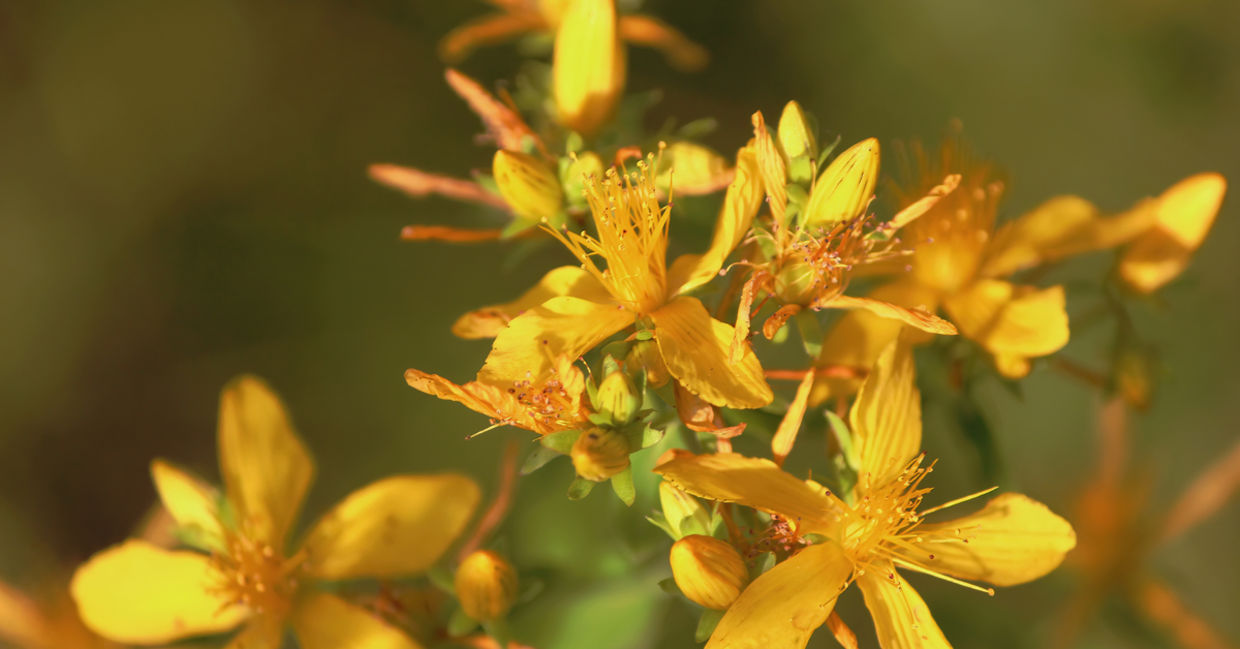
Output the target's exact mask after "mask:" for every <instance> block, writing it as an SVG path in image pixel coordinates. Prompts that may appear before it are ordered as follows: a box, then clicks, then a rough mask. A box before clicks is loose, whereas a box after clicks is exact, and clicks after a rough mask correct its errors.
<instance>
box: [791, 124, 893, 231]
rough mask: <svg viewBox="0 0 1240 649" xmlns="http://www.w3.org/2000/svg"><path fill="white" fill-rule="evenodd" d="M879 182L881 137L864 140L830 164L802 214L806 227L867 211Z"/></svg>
mask: <svg viewBox="0 0 1240 649" xmlns="http://www.w3.org/2000/svg"><path fill="white" fill-rule="evenodd" d="M877 182H878V140H876V139H874V138H870V139H868V140H862V141H861V142H858V143H856V144H854V145H852V146H851V147H849V148H848V150H847V151H845V152H843V153H841V154H840V155H839V157H837V158H836V159H835V160H832V161H831V164H829V165H827V168H826V170H824V171H823V172H822V175H821V176H819V177H818V180H817V182H815V183H814V191H813V192H811V193H810V195H809V204H808V205H806V206H805V211H804V212H802V214H801V225H802V226H803V227H805V228H807V229H811V230H813V229H817V228H829V227H831V226H834V225H835V224H836V223H839V222H841V221H847V220H849V219H851V218H854V217H856V216H857V215H859V214H861V213H862V212H863V211H865V208H866V206H867V205H869V204H870V198H871V197H873V195H874V185H875V184H876V183H877Z"/></svg>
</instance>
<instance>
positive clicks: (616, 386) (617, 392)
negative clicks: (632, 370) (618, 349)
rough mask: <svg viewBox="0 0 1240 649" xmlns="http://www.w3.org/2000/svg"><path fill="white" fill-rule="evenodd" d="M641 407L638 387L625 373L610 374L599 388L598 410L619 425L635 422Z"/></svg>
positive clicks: (615, 372)
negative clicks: (634, 419) (634, 418)
mask: <svg viewBox="0 0 1240 649" xmlns="http://www.w3.org/2000/svg"><path fill="white" fill-rule="evenodd" d="M641 405H642V397H641V395H640V394H638V392H637V387H636V386H635V385H633V382H632V381H631V380H629V377H628V376H627V375H626V374H625V373H624V372H621V371H619V370H617V371H614V372H612V373H610V374H608V375H607V377H606V378H604V379H603V383H602V384H600V385H599V386H598V410H599V412H600V413H601V414H604V415H607V416H608V417H611V420H612V421H613V422H615V423H616V424H617V425H621V424H627V423H629V422H630V421H633V417H634V416H636V415H637V411H638V409H639V408H641Z"/></svg>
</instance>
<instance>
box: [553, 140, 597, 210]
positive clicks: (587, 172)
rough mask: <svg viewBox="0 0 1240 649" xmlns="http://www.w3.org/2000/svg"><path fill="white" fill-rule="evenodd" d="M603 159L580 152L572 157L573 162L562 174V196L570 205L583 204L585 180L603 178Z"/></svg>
mask: <svg viewBox="0 0 1240 649" xmlns="http://www.w3.org/2000/svg"><path fill="white" fill-rule="evenodd" d="M604 170H605V167H604V166H603V159H602V158H600V157H598V154H597V153H594V152H593V151H582V152H581V153H578V154H576V155H575V156H574V157H573V161H572V163H571V164H569V165H568V168H567V169H566V170H565V172H564V178H563V186H564V195H565V197H566V198H567V199H568V201H569V202H570V203H574V204H584V203H585V186H586V178H601V177H602V176H603V171H604Z"/></svg>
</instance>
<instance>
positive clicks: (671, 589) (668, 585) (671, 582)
mask: <svg viewBox="0 0 1240 649" xmlns="http://www.w3.org/2000/svg"><path fill="white" fill-rule="evenodd" d="M659 588H660V589H662V590H663V592H665V593H667V594H668V595H676V596H677V597H680V596H681V593H680V588H679V587H678V586H676V580H675V579H672V578H671V577H667V578H666V579H660V580H659Z"/></svg>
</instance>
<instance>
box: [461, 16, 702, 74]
mask: <svg viewBox="0 0 1240 649" xmlns="http://www.w3.org/2000/svg"><path fill="white" fill-rule="evenodd" d="M489 3H490V4H492V5H495V6H496V7H497V8H498V9H500V13H497V14H490V15H487V16H483V17H481V18H478V19H476V20H473V21H470V22H468V23H466V24H464V25H461V26H460V27H457V28H456V29H454V30H452V31H451V32H449V33H448V35H447V36H445V37H444V38H443V40H442V41H440V43H439V53H440V55H441V56H442V57H443V58H444V59H445V60H447V61H449V62H451V63H456V62H459V61H461V60H462V59H464V58H465V57H466V56H468V55H469V53H470V52H472V51H473V50H474V49H475V48H476V47H478V46H480V45H491V44H496V43H501V42H504V41H507V40H511V39H513V38H516V37H518V36H520V35H522V34H526V33H531V32H553V31H555V30H556V28H557V27H558V26H559V25H560V22H561V20H562V18H563V16H564V13H565V11H566V10H567V9H568V6H569V4H570V3H571V0H490V2H489ZM617 28H618V30H619V32H620V37H621V38H623V39H624V40H626V41H628V42H630V43H633V44H635V45H645V46H647V47H653V48H655V49H657V50H660V51H662V53H663V55H664V56H666V57H667V59H668V61H669V62H670V63H671V64H672V65H674V66H676V67H677V68H680V69H682V70H686V71H690V70H696V69H698V68H701V67H702V66H704V65H706V60H707V58H708V55H707V53H706V50H705V49H703V48H702V47H701V46H700V45H698V44H697V43H694V42H693V41H691V40H689V39H688V38H687V37H686V36H685V35H684V34H682V33H680V32H678V31H676V30H675V29H674V28H672V27H671V26H669V25H667V24H666V23H664V22H663V21H661V20H659V19H657V18H654V17H652V16H646V15H643V14H631V15H626V16H620V18H619V24H618V27H617Z"/></svg>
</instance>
